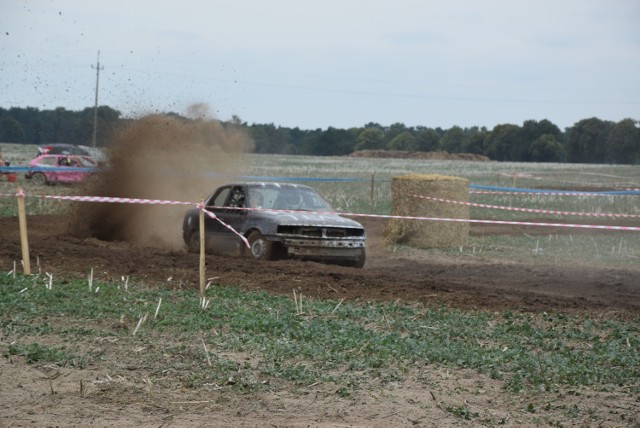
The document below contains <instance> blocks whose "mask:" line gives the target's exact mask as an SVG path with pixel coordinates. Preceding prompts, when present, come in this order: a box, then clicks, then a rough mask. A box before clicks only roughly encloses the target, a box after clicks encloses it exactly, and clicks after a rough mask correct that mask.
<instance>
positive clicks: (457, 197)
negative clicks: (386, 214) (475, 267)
mask: <svg viewBox="0 0 640 428" xmlns="http://www.w3.org/2000/svg"><path fill="white" fill-rule="evenodd" d="M391 194H392V204H393V205H392V213H391V214H392V215H394V216H408V217H430V218H460V219H466V220H468V219H469V207H468V206H466V205H458V204H452V203H445V202H439V201H432V200H429V199H424V198H419V197H416V195H420V196H429V197H432V198H443V199H449V200H453V201H463V202H467V201H468V200H469V188H468V181H467V180H466V179H464V178H459V177H448V176H444V175H435V174H411V175H405V176H402V177H393V180H392V182H391ZM384 236H385V238H386V240H387V242H390V243H394V244H405V245H409V246H412V247H416V248H439V247H440V248H442V247H459V246H461V245H466V243H467V238H468V237H469V222H451V221H440V220H434V221H431V220H406V219H390V220H389V222H388V223H387V227H386V228H385V231H384Z"/></svg>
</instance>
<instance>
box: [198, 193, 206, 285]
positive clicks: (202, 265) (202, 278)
mask: <svg viewBox="0 0 640 428" xmlns="http://www.w3.org/2000/svg"><path fill="white" fill-rule="evenodd" d="M198 208H199V209H200V212H199V215H200V218H199V229H200V230H199V232H200V296H201V297H204V287H205V285H204V283H205V249H206V247H205V242H204V240H205V233H204V198H201V199H200V205H199V206H198Z"/></svg>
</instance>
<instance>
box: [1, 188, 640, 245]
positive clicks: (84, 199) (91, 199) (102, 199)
mask: <svg viewBox="0 0 640 428" xmlns="http://www.w3.org/2000/svg"><path fill="white" fill-rule="evenodd" d="M11 196H16V195H11ZM30 196H33V197H37V198H47V199H62V200H72V201H80V202H115V203H138V204H153V205H161V204H169V205H194V206H196V207H198V209H201V210H204V212H205V213H206V214H207V215H208V216H209V217H211V218H212V219H216V220H218V221H219V222H220V223H221V224H223V225H224V226H225V227H227V228H228V229H229V230H231V231H233V232H234V233H235V234H236V235H238V236H239V237H240V238H241V239H242V240H243V242H244V243H245V245H247V246H249V243H248V241H247V240H246V238H244V236H242V235H241V234H239V233H238V232H237V231H236V230H235V229H233V228H232V227H231V226H229V225H227V224H226V223H224V222H222V221H221V220H220V219H219V218H217V217H216V215H215V214H214V213H212V212H211V211H208V210H207V209H206V207H205V206H203V204H201V203H197V204H196V203H193V202H182V201H168V200H159V199H132V198H114V197H101V196H52V195H30ZM226 208H230V207H226ZM236 209H240V210H255V211H272V212H286V213H295V214H298V215H304V214H320V215H322V214H337V215H342V216H346V217H369V218H382V219H399V220H424V221H446V222H455V223H480V224H504V225H515V226H546V227H567V228H574V229H601V230H624V231H633V232H640V227H634V226H607V225H596V224H567V223H536V222H526V221H504V220H475V219H464V218H439V217H420V216H399V215H384V214H360V213H345V212H337V211H334V212H321V211H318V212H314V211H297V210H275V209H263V208H236Z"/></svg>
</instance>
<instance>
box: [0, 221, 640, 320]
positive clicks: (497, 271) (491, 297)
mask: <svg viewBox="0 0 640 428" xmlns="http://www.w3.org/2000/svg"><path fill="white" fill-rule="evenodd" d="M359 221H362V222H363V223H364V224H365V228H366V230H367V263H366V266H365V268H364V269H351V268H344V267H340V266H330V265H324V264H319V263H313V262H301V261H275V262H257V261H253V260H248V259H244V258H236V257H220V256H214V255H208V256H207V261H206V263H207V275H208V276H210V277H218V281H219V283H221V284H226V285H237V286H239V287H242V288H244V289H247V290H266V291H268V292H272V293H284V294H291V293H292V290H293V288H296V289H297V290H299V291H300V292H301V293H303V294H304V295H306V296H309V297H317V298H331V299H342V298H344V299H345V300H350V301H369V300H387V301H388V300H399V301H406V302H420V303H423V304H428V305H441V304H446V305H448V306H451V307H456V308H462V309H496V310H502V309H505V308H513V309H517V310H523V311H542V310H550V309H555V310H569V311H619V312H623V313H624V312H628V313H636V314H637V313H640V267H638V269H633V268H631V269H622V268H602V267H589V266H570V265H569V266H549V265H534V264H523V263H510V262H504V261H496V260H488V259H482V258H473V259H471V258H454V257H446V256H437V257H434V256H429V258H425V256H424V255H422V254H420V252H412V251H402V250H400V251H394V249H393V247H390V246H388V245H385V243H384V242H383V238H382V230H383V228H384V225H385V222H384V220H380V219H375V218H365V219H364V220H362V219H359ZM28 226H29V243H30V246H31V252H32V256H31V257H32V266H34V267H33V270H37V269H40V270H42V271H43V272H44V271H46V272H49V273H52V274H54V275H55V276H56V277H60V276H76V277H78V278H86V276H87V273H88V272H89V270H90V269H91V268H93V269H94V271H95V272H100V274H99V275H101V276H102V279H111V278H113V279H115V280H117V281H119V280H120V278H121V277H122V276H130V277H131V278H132V279H134V278H135V279H136V280H138V281H144V282H145V283H148V284H150V285H163V284H164V285H167V284H169V283H170V284H171V286H179V287H184V288H188V287H195V288H197V287H198V256H197V255H194V254H188V253H186V252H184V251H167V250H160V249H156V248H152V247H148V248H144V247H134V246H132V245H130V244H128V243H126V242H120V241H101V240H98V239H95V238H78V237H74V236H70V235H69V234H68V233H67V227H68V225H67V223H66V220H65V219H64V218H60V217H48V216H39V217H38V216H35V217H29V221H28ZM487 231H490V232H493V233H496V232H500V233H515V234H523V233H533V234H535V233H539V230H527V229H526V228H523V227H522V226H515V227H512V228H511V229H509V226H501V227H500V228H496V227H495V226H492V225H489V226H486V227H485V226H483V225H473V226H472V231H471V233H479V234H486V233H487ZM176 233H179V232H178V231H176ZM595 233H597V232H595ZM0 239H1V241H2V243H3V245H2V248H0V260H2V263H3V266H2V268H3V269H5V270H10V265H9V263H12V262H13V261H14V260H19V259H20V254H21V252H20V243H19V235H18V224H17V219H16V218H1V219H0ZM37 263H40V267H38V266H37ZM168 278H171V281H170V282H168V281H167V279H168Z"/></svg>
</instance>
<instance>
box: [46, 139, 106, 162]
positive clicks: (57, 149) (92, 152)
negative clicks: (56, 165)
mask: <svg viewBox="0 0 640 428" xmlns="http://www.w3.org/2000/svg"><path fill="white" fill-rule="evenodd" d="M40 155H77V156H86V157H90V158H92V159H93V160H94V161H95V162H96V163H97V164H98V166H100V167H104V166H106V164H107V154H106V152H105V151H103V150H102V149H99V148H97V147H88V146H78V145H75V144H64V143H53V144H43V145H41V146H39V147H38V153H37V156H40Z"/></svg>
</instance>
